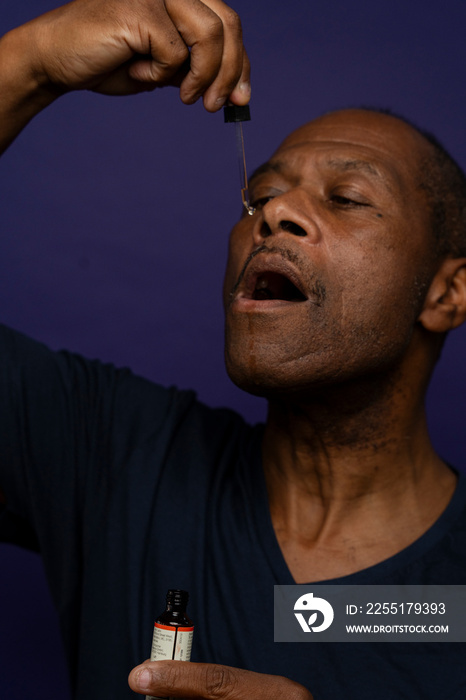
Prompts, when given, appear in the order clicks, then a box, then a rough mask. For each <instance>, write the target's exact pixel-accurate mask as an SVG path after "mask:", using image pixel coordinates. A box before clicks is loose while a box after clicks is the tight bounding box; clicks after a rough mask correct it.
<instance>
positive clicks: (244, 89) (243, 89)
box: [238, 82, 251, 95]
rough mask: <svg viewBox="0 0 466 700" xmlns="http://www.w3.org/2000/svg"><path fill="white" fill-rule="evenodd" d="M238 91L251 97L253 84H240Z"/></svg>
mask: <svg viewBox="0 0 466 700" xmlns="http://www.w3.org/2000/svg"><path fill="white" fill-rule="evenodd" d="M238 89H239V90H240V92H243V93H244V94H245V95H249V94H250V93H251V83H247V82H244V83H240V84H239V85H238Z"/></svg>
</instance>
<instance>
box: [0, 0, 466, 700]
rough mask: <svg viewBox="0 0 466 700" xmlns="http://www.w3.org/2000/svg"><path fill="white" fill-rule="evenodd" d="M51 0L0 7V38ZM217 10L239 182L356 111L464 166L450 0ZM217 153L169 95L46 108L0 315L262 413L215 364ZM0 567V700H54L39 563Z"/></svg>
mask: <svg viewBox="0 0 466 700" xmlns="http://www.w3.org/2000/svg"><path fill="white" fill-rule="evenodd" d="M57 4H58V3H56V2H54V0H21V2H13V0H3V2H2V9H1V16H0V32H1V33H3V31H6V30H8V29H9V28H11V27H13V26H15V25H17V24H20V23H22V22H23V21H26V20H27V19H30V18H32V17H33V16H36V15H38V14H41V13H42V12H44V11H46V10H47V9H50V8H52V7H54V6H56V5H57ZM232 4H233V6H234V8H235V9H236V10H237V11H238V12H239V14H240V16H241V17H242V20H243V26H244V34H245V43H246V46H247V48H248V50H249V54H250V57H251V61H252V65H253V101H252V106H251V109H252V114H253V121H252V122H251V123H250V124H248V125H246V128H245V139H246V146H247V158H248V166H249V169H252V168H254V167H256V166H257V165H259V164H260V163H261V162H262V161H263V160H265V159H266V158H267V157H268V155H269V154H270V152H271V150H272V149H273V148H274V147H275V146H276V145H277V143H278V142H279V141H280V140H281V138H282V137H283V136H284V135H285V134H286V133H287V132H288V131H290V130H291V129H293V128H294V127H296V126H298V125H299V124H300V123H302V122H304V121H307V120H309V119H311V118H313V117H314V116H317V115H318V114H319V113H321V112H323V111H326V110H330V109H333V108H338V107H344V106H355V105H356V106H357V105H360V104H363V105H373V106H380V107H385V106H390V107H392V108H393V109H395V110H396V111H398V112H401V113H403V114H405V115H406V116H407V117H408V118H410V119H412V120H414V121H415V122H417V123H418V124H420V125H421V126H424V127H426V128H428V129H430V130H432V131H434V132H435V133H436V134H437V135H438V136H439V138H440V139H441V140H442V141H443V142H444V144H445V145H446V147H447V148H448V149H450V150H451V151H452V152H453V154H454V155H455V156H456V158H457V159H458V161H459V162H460V164H461V165H462V166H463V167H465V166H466V136H465V128H464V122H465V116H466V110H465V98H464V77H465V66H466V42H465V41H464V29H465V26H466V3H464V0H453V1H450V2H448V3H444V2H430V3H429V4H428V3H426V2H425V1H424V0H423V2H420V1H418V0H410V1H409V2H406V0H390V1H388V0H379V2H377V3H375V2H368V1H366V0H354V1H353V2H352V3H348V2H347V1H346V0H344V1H343V0H332V2H325V3H324V2H321V1H320V0H316V2H310V1H309V0H287V2H284V3H273V2H270V0H254V1H253V2H252V1H251V0H233V2H232ZM234 143H235V139H234V128H233V127H232V126H231V125H224V124H223V118H222V115H221V114H218V115H209V114H207V113H205V112H204V110H203V109H202V107H201V105H196V106H195V107H190V108H187V107H184V106H183V105H182V104H181V103H180V101H179V98H178V95H177V93H176V91H173V90H168V89H167V90H162V91H156V92H155V93H152V94H150V95H143V96H137V97H133V98H127V99H124V100H121V99H117V98H108V97H101V96H96V95H92V94H87V93H81V94H73V95H67V96H66V97H64V98H62V99H61V100H60V101H59V102H57V103H56V104H54V105H52V106H51V107H50V108H49V109H47V110H46V111H45V112H44V113H42V114H41V115H39V116H38V117H37V118H36V119H35V120H34V122H33V123H32V124H31V125H30V126H29V128H28V129H27V130H26V132H25V133H24V134H23V135H21V136H20V137H19V138H18V140H17V141H16V143H15V144H14V145H13V146H12V147H11V148H10V150H9V151H8V152H7V153H6V155H5V156H4V157H3V160H2V161H1V163H0V179H1V187H0V192H1V209H0V226H1V232H2V235H1V239H0V247H1V252H0V260H1V263H0V264H1V287H0V289H1V318H2V320H3V321H4V322H5V323H7V324H10V325H12V326H13V327H15V328H18V329H19V330H22V331H24V332H26V333H29V334H31V335H32V336H34V337H36V338H38V339H40V340H43V341H44V342H47V343H48V344H49V345H51V346H52V347H54V348H60V347H67V348H70V349H74V350H76V351H79V352H82V353H84V354H85V355H87V356H90V357H100V358H102V359H104V360H107V361H113V362H115V363H116V364H118V365H129V366H131V367H132V368H133V369H134V370H135V371H136V372H138V373H142V374H144V375H146V376H148V377H150V378H153V379H155V380H158V381H161V382H163V383H166V384H169V383H176V384H178V386H181V387H191V388H195V389H196V390H197V391H198V393H199V395H200V397H201V398H202V399H203V400H205V401H206V402H208V403H210V404H211V405H216V406H218V405H228V406H233V407H235V408H237V409H238V410H240V411H241V412H243V413H244V414H245V415H246V416H247V417H248V418H250V419H251V420H257V419H260V418H262V417H263V415H264V404H263V402H261V401H260V400H258V399H254V398H252V397H248V396H246V395H244V394H242V393H241V392H240V391H239V390H237V389H236V388H235V387H234V386H232V385H231V383H230V382H229V380H228V378H227V377H226V374H225V371H224V368H223V358H222V343H223V339H222V333H223V331H222V309H221V302H220V287H221V281H222V274H223V269H224V264H225V254H226V241H227V234H228V230H229V228H230V227H231V225H232V223H233V222H234V221H235V219H236V217H237V216H238V215H239V212H240V204H239V188H238V173H237V164H236V159H235V146H234ZM465 349H466V330H465V329H462V330H459V331H457V332H455V333H454V334H453V336H452V337H451V338H450V339H449V341H448V343H447V346H446V349H445V351H444V356H443V359H442V362H441V365H440V366H439V368H438V371H437V374H436V377H435V379H434V382H433V385H432V389H431V393H430V398H429V418H430V423H431V426H432V433H433V436H434V441H435V444H436V445H437V447H438V449H439V450H440V452H441V453H442V454H443V455H444V456H445V457H446V458H448V459H449V460H451V461H452V462H453V463H454V464H456V465H457V466H458V467H460V468H463V469H465V468H466V458H465V455H464V447H465V437H464V419H463V416H464V402H463V401H462V399H463V395H464V391H465V383H466V370H465V366H464V361H463V358H464V356H465ZM1 554H2V569H1V570H2V575H1V577H0V620H1V626H0V679H1V680H0V685H1V687H0V693H1V696H2V698H5V699H6V700H23V699H24V698H25V697H26V696H30V695H31V696H32V695H33V696H34V698H35V700H42V699H43V700H53V699H54V698H57V699H58V698H60V699H62V700H63V698H66V697H67V689H66V688H67V686H66V675H65V671H64V667H63V660H62V653H61V650H60V648H59V641H58V632H57V625H56V620H55V617H54V613H53V611H52V608H51V604H50V601H49V597H48V593H47V592H46V585H45V582H44V579H43V574H42V570H41V565H40V562H39V560H38V558H37V557H35V556H34V555H30V554H25V553H23V552H21V551H19V550H17V549H15V548H13V547H8V546H2V547H1ZM110 633H111V631H110Z"/></svg>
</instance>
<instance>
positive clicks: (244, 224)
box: [224, 110, 434, 395]
mask: <svg viewBox="0 0 466 700" xmlns="http://www.w3.org/2000/svg"><path fill="white" fill-rule="evenodd" d="M426 149H427V145H426V144H425V143H424V140H423V139H422V137H421V136H420V135H418V134H417V133H416V132H415V131H414V130H412V129H411V128H410V127H409V126H407V125H405V124H404V123H402V122H400V121H398V120H396V119H394V118H393V117H389V116H387V115H379V114H375V113H372V112H365V111H362V110H348V111H344V112H337V113H334V114H330V115H327V116H325V117H322V118H320V119H318V120H316V121H315V122H311V123H310V124H307V125H305V126H303V127H301V128H300V129H298V130H297V131H295V132H294V133H292V134H291V135H290V136H289V137H288V138H287V139H286V140H285V141H284V142H283V144H282V145H281V146H280V148H279V149H278V150H277V151H276V153H275V154H274V155H273V156H272V158H271V159H270V160H269V161H268V163H266V164H265V166H262V168H259V170H258V171H257V174H256V175H254V176H253V178H252V179H251V182H250V190H249V194H250V200H251V204H252V205H253V206H255V207H256V213H255V214H254V215H253V216H248V215H245V216H244V217H243V218H242V219H241V220H240V221H239V222H238V223H237V224H236V226H235V227H234V228H233V231H232V233H231V239H230V250H229V260H228V265H227V271H226V278H225V287H224V301H225V309H226V362H227V369H228V371H229V373H230V376H231V377H232V379H233V380H234V381H235V382H236V383H237V384H238V385H239V386H242V387H243V388H245V389H246V390H248V391H252V392H253V393H258V394H264V395H271V394H274V393H276V392H279V393H280V392H285V393H286V392H296V391H299V392H306V391H309V390H312V389H313V388H315V387H319V386H322V385H327V384H329V383H330V384H334V383H336V382H339V381H345V380H348V379H354V378H358V377H363V376H367V375H369V374H371V373H377V372H385V371H386V370H387V369H388V368H390V367H392V366H394V364H396V363H397V362H399V360H400V359H401V357H402V356H403V355H404V354H405V352H406V349H407V347H408V345H409V343H410V340H411V338H412V334H413V328H414V327H415V325H416V319H417V317H418V314H419V312H420V310H421V308H422V298H423V293H424V292H425V290H426V285H427V284H428V282H429V281H430V278H431V275H432V273H433V271H434V267H433V265H434V262H433V258H432V255H431V253H430V250H431V245H430V232H429V217H428V211H427V207H426V202H425V199H424V195H423V192H422V190H421V189H420V188H419V182H420V168H419V163H420V158H421V157H422V155H423V154H425V152H426Z"/></svg>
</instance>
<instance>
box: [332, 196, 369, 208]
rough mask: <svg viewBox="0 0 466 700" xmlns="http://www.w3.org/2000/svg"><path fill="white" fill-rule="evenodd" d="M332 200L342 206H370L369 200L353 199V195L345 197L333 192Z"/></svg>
mask: <svg viewBox="0 0 466 700" xmlns="http://www.w3.org/2000/svg"><path fill="white" fill-rule="evenodd" d="M330 202H332V203H333V204H337V205H339V206H342V207H369V206H370V204H369V203H368V202H361V201H360V200H357V199H351V197H344V196H343V195H340V194H333V195H332V196H331V197H330Z"/></svg>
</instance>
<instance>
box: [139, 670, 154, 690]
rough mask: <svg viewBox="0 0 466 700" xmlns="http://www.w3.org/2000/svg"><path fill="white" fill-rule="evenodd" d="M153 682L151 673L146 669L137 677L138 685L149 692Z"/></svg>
mask: <svg viewBox="0 0 466 700" xmlns="http://www.w3.org/2000/svg"><path fill="white" fill-rule="evenodd" d="M150 681H151V675H150V671H149V670H148V669H147V668H145V669H143V670H142V671H141V673H140V674H139V675H138V677H137V683H138V686H139V688H140V689H141V690H147V689H148V687H149V683H150Z"/></svg>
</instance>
